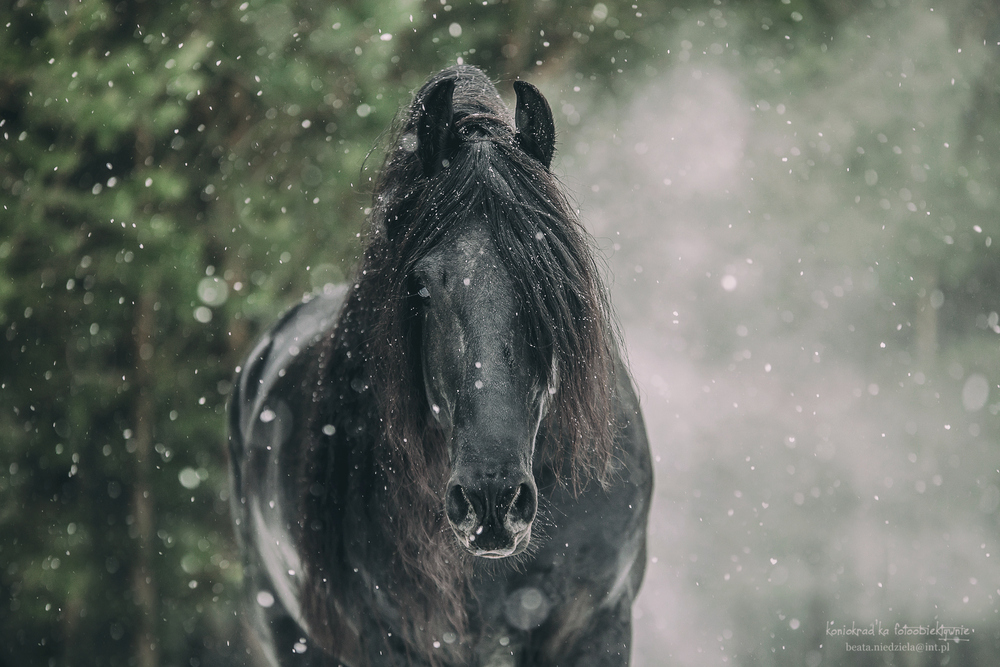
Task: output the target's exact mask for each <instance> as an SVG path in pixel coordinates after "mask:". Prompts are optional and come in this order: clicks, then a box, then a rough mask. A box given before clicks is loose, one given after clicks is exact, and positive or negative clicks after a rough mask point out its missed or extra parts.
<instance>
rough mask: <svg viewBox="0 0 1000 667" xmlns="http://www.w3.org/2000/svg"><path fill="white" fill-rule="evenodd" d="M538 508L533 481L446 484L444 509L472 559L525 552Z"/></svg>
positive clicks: (480, 481) (500, 556) (490, 480)
mask: <svg viewBox="0 0 1000 667" xmlns="http://www.w3.org/2000/svg"><path fill="white" fill-rule="evenodd" d="M537 508H538V501H537V491H536V487H535V483H534V480H533V479H530V478H527V479H524V480H523V481H520V482H519V483H517V484H509V483H507V481H506V480H505V479H480V480H479V481H478V483H476V482H473V483H466V484H461V483H459V482H458V481H457V480H455V479H454V478H453V479H452V482H451V484H449V485H448V494H447V498H446V501H445V510H446V512H447V515H448V521H449V522H450V523H451V528H452V530H453V531H454V532H455V536H456V537H457V538H458V541H459V543H460V544H461V545H462V546H463V547H464V548H465V549H466V550H467V551H468V552H469V553H471V554H472V555H473V556H478V557H480V558H507V557H508V556H513V555H516V554H519V553H521V552H522V551H524V549H525V548H527V546H528V542H529V540H530V538H531V524H532V522H533V521H534V519H535V512H536V510H537Z"/></svg>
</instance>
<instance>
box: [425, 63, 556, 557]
mask: <svg viewBox="0 0 1000 667" xmlns="http://www.w3.org/2000/svg"><path fill="white" fill-rule="evenodd" d="M454 88H455V80H454V79H444V80H443V81H440V82H437V83H436V84H435V85H433V86H431V87H430V88H429V89H428V90H426V91H424V96H423V100H424V102H423V104H422V113H421V114H420V116H419V119H418V121H417V123H416V125H417V128H418V132H417V153H418V156H419V158H420V161H421V164H422V166H423V168H424V171H425V173H426V174H428V175H430V176H432V177H433V176H437V175H438V174H439V173H440V172H441V171H442V170H446V169H448V168H449V167H451V166H452V163H453V162H455V157H456V155H457V153H458V151H460V150H462V145H461V144H462V142H463V141H466V140H468V139H467V138H466V139H463V137H462V136H461V135H460V132H459V130H458V129H457V128H456V127H455V119H456V116H455V112H454V109H453V104H452V100H453V95H454ZM516 90H517V93H518V104H517V110H516V118H517V121H516V122H517V126H516V130H517V131H516V134H515V135H514V140H515V141H516V142H517V144H518V145H519V146H520V147H521V148H522V150H526V152H528V154H529V155H531V157H532V158H533V159H535V160H537V161H538V162H539V163H540V164H541V165H542V166H544V167H546V168H547V167H548V164H549V161H550V160H551V157H552V150H553V141H554V130H553V125H552V113H551V111H550V110H549V106H548V104H547V103H546V101H545V99H544V98H543V97H542V96H541V94H540V93H539V92H538V91H537V89H535V88H534V86H531V85H530V84H527V83H524V82H518V84H517V87H516ZM466 117H468V116H466ZM471 140H472V141H473V142H475V141H477V139H476V137H475V135H473V137H472V139H471ZM466 150H470V148H469V147H466ZM471 150H475V147H474V146H473V147H471ZM454 168H456V169H461V168H462V166H461V162H458V163H456V164H455V165H454ZM484 213H485V212H484V211H482V210H471V211H468V212H467V215H466V216H464V219H461V220H459V221H457V223H455V224H453V225H451V226H450V229H449V231H448V233H447V234H446V235H444V237H443V238H441V239H440V240H439V241H438V243H436V244H435V245H434V247H433V249H432V250H430V251H429V252H428V253H427V254H425V255H423V256H422V257H421V258H420V259H419V260H418V261H416V262H414V265H413V268H412V271H411V272H410V279H411V280H412V288H411V289H412V290H413V291H415V292H416V294H417V295H418V297H419V312H420V314H419V324H420V325H419V329H420V358H421V371H422V374H423V381H424V387H425V391H426V397H427V406H428V409H429V410H430V414H431V417H432V419H433V420H434V421H435V422H437V424H438V425H439V426H440V428H441V429H442V430H443V431H444V434H445V440H446V442H447V443H448V451H449V460H450V464H451V475H450V478H449V480H448V486H447V491H446V494H445V509H446V514H447V517H448V521H449V523H450V525H451V528H452V530H453V531H454V533H455V535H456V537H457V538H458V541H459V543H460V544H461V545H462V546H463V547H464V548H465V549H467V550H468V551H469V552H470V553H472V554H474V555H476V556H480V557H484V558H503V557H506V556H511V555H514V554H517V553H520V552H521V551H523V550H524V549H525V547H526V546H527V545H528V541H529V539H530V536H531V526H532V522H533V520H534V518H535V513H536V510H537V506H538V500H537V497H538V489H537V487H536V484H535V479H534V475H533V472H532V462H533V459H534V449H535V439H536V436H537V434H538V428H539V424H540V422H541V419H542V418H543V417H544V415H545V411H546V407H547V402H548V399H549V398H550V397H551V395H552V394H554V393H555V386H554V382H555V374H554V373H552V372H546V371H547V370H548V369H546V368H538V361H539V356H542V357H543V358H544V357H547V361H548V364H547V365H548V366H551V363H552V354H551V347H549V349H548V350H544V351H541V355H540V354H539V351H538V350H535V349H532V345H533V344H536V341H532V340H531V339H530V337H529V336H528V335H527V332H526V328H525V326H524V321H525V313H524V311H525V308H526V307H527V305H528V304H527V300H526V299H524V298H523V296H522V295H521V294H519V288H520V286H519V284H518V283H517V282H516V281H515V280H514V279H513V277H512V276H511V274H510V269H509V268H508V267H507V266H505V262H504V257H503V256H502V254H501V253H500V252H499V249H498V247H497V239H495V238H494V237H493V235H492V234H491V232H490V227H491V225H490V224H489V222H490V221H488V220H485V219H483V217H485V216H484ZM460 217H463V216H460ZM493 222H495V221H493Z"/></svg>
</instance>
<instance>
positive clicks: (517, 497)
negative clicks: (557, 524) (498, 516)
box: [507, 484, 537, 523]
mask: <svg viewBox="0 0 1000 667" xmlns="http://www.w3.org/2000/svg"><path fill="white" fill-rule="evenodd" d="M536 508H537V503H536V502H535V492H534V491H533V490H532V488H531V486H530V485H529V484H521V485H519V486H518V487H517V489H516V490H515V492H514V498H513V500H512V502H511V504H510V508H509V509H508V510H507V516H508V517H509V518H510V520H511V521H521V522H523V523H531V521H532V520H533V519H534V518H535V509H536Z"/></svg>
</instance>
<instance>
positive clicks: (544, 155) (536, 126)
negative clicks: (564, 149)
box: [514, 81, 556, 169]
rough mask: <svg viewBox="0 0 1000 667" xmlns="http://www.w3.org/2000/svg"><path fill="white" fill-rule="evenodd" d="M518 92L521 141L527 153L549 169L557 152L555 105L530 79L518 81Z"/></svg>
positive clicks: (516, 84) (519, 134)
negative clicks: (550, 102) (553, 117)
mask: <svg viewBox="0 0 1000 667" xmlns="http://www.w3.org/2000/svg"><path fill="white" fill-rule="evenodd" d="M514 92H515V93H516V94H517V109H516V110H515V111H514V122H515V124H516V125H517V142H518V144H520V146H521V148H522V149H523V150H524V152H525V153H527V154H528V155H530V156H532V157H533V158H535V159H536V160H538V161H539V162H541V163H542V164H543V165H545V168H546V169H548V167H549V165H550V164H551V163H552V156H553V154H555V152H556V126H555V123H553V122H552V109H550V108H549V103H548V102H546V101H545V98H544V97H542V93H541V91H539V90H538V88H535V87H534V86H533V85H531V84H530V83H528V82H527V81H515V82H514Z"/></svg>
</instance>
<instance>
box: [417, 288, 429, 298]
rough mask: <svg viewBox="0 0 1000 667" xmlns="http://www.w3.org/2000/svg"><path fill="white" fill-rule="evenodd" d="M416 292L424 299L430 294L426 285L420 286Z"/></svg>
mask: <svg viewBox="0 0 1000 667" xmlns="http://www.w3.org/2000/svg"><path fill="white" fill-rule="evenodd" d="M417 294H419V295H420V296H421V297H423V298H424V299H426V298H428V297H430V295H431V293H430V290H428V289H427V288H426V287H421V288H420V290H419V291H417Z"/></svg>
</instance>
